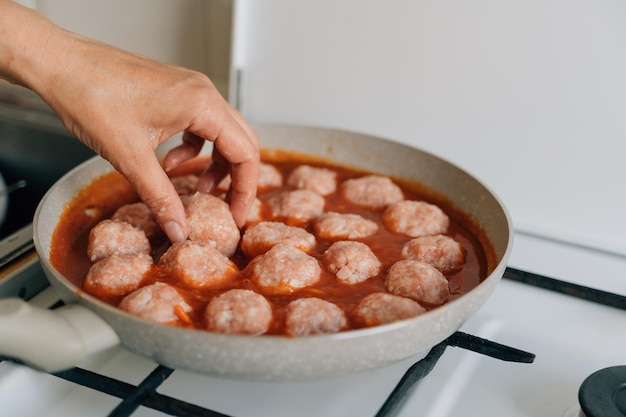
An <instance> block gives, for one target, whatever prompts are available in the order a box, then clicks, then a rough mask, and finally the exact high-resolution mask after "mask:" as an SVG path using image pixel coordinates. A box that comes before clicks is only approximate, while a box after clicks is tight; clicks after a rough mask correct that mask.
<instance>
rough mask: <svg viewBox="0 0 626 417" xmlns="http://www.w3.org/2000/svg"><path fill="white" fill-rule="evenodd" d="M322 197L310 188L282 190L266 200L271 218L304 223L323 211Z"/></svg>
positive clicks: (323, 202) (290, 222)
mask: <svg viewBox="0 0 626 417" xmlns="http://www.w3.org/2000/svg"><path fill="white" fill-rule="evenodd" d="M325 203H326V202H325V201H324V197H322V196H321V195H319V194H318V193H316V192H314V191H311V190H294V191H283V192H280V193H278V194H276V195H275V196H272V197H270V198H269V199H268V200H267V205H268V207H269V208H270V211H271V213H272V216H273V218H275V219H283V220H285V222H286V223H289V224H292V223H296V224H297V223H306V222H308V221H309V220H311V219H314V218H316V217H317V216H319V215H321V214H322V213H323V212H324V204H325Z"/></svg>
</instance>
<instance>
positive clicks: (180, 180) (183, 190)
mask: <svg viewBox="0 0 626 417" xmlns="http://www.w3.org/2000/svg"><path fill="white" fill-rule="evenodd" d="M199 179H200V177H198V176H197V175H193V174H189V175H180V176H178V177H173V178H171V181H172V185H173V186H174V189H175V190H176V192H177V193H178V195H190V194H193V193H195V192H196V189H197V187H198V180H199Z"/></svg>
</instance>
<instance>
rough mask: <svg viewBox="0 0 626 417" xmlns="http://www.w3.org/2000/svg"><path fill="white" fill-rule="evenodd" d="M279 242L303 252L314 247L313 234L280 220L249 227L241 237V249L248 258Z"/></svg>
mask: <svg viewBox="0 0 626 417" xmlns="http://www.w3.org/2000/svg"><path fill="white" fill-rule="evenodd" d="M279 243H284V244H289V245H292V246H294V247H296V248H298V249H300V250H301V251H303V252H310V251H311V249H313V247H315V236H313V235H312V234H310V233H309V232H307V231H306V230H304V229H302V228H300V227H296V226H288V225H286V224H284V223H280V222H261V223H257V224H255V225H254V226H251V227H249V228H248V229H246V231H245V232H244V234H243V237H242V238H241V250H242V251H243V253H245V254H246V255H247V256H249V257H250V258H253V257H255V256H257V255H261V254H263V253H265V252H267V251H268V250H270V249H271V248H272V247H274V246H276V245H277V244H279Z"/></svg>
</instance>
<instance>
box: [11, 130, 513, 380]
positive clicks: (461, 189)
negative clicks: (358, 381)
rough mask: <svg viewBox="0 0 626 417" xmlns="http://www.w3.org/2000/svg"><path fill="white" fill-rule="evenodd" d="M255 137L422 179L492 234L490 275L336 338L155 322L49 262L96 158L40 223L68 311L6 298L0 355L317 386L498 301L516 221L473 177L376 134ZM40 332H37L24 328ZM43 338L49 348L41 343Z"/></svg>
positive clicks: (98, 167) (391, 358)
mask: <svg viewBox="0 0 626 417" xmlns="http://www.w3.org/2000/svg"><path fill="white" fill-rule="evenodd" d="M256 131H257V133H258V135H259V138H260V142H261V144H262V147H263V148H268V149H272V148H276V149H282V150H293V151H298V152H301V153H306V154H311V155H315V156H320V157H323V158H326V159H328V160H331V161H336V162H339V163H341V164H343V165H347V166H351V167H360V168H365V169H368V170H371V171H375V172H378V173H381V174H385V175H391V176H394V177H401V178H406V179H409V180H416V181H419V182H421V183H422V184H424V185H425V186H426V187H429V188H431V189H433V190H436V191H437V192H438V193H440V194H441V196H443V197H445V198H447V199H448V201H450V202H451V203H452V204H453V205H454V206H455V207H456V208H458V209H460V210H461V211H463V212H464V213H466V214H467V215H468V216H469V218H470V219H471V221H472V222H473V223H474V224H476V225H477V226H478V227H480V228H481V229H482V231H483V232H484V233H483V234H484V237H485V238H486V241H485V242H483V243H484V244H486V245H488V246H490V247H491V248H492V249H493V255H494V256H492V257H491V258H492V259H489V260H488V264H489V265H488V269H489V275H488V276H487V278H486V279H485V280H484V281H483V282H481V283H480V284H479V285H478V286H477V287H475V288H474V289H472V290H471V291H469V292H468V293H467V294H465V295H463V296H461V297H459V298H457V299H455V300H453V301H451V302H449V303H447V304H445V305H443V306H440V307H438V308H436V309H433V310H431V311H429V312H428V313H425V314H423V315H420V316H418V317H415V318H412V319H408V320H403V321H398V322H395V323H391V324H387V325H382V326H377V327H371V328H366V329H359V330H350V331H346V332H342V333H338V334H331V335H318V336H309V337H302V338H287V337H282V336H260V337H259V336H240V335H223V334H215V333H210V332H207V331H202V330H190V329H183V328H180V327H175V326H168V325H162V324H158V323H154V322H150V321H147V320H144V319H141V318H138V317H135V316H132V315H130V314H127V313H125V312H123V311H121V310H119V309H116V308H114V307H111V306H110V305H108V304H106V303H103V302H101V301H99V300H98V299H96V298H94V297H92V296H90V295H89V294H86V293H84V292H82V291H81V290H80V289H79V288H77V287H76V286H75V285H73V284H72V283H71V282H70V281H69V280H67V279H66V278H65V277H63V276H62V275H61V274H60V273H59V272H58V271H57V270H56V269H55V268H54V267H53V266H52V265H51V264H50V261H49V255H50V244H51V237H52V234H53V232H54V230H55V227H56V225H57V221H58V219H59V217H60V215H61V213H62V212H63V210H64V208H65V206H66V204H67V203H68V201H70V199H72V197H73V196H74V195H75V194H76V193H77V192H78V191H79V190H80V189H82V188H83V187H85V186H86V185H88V184H89V183H90V182H91V181H92V180H93V179H94V178H96V177H98V176H100V175H102V174H104V173H106V172H109V171H111V170H112V168H111V166H110V165H109V164H108V163H107V162H106V161H104V160H103V159H101V158H100V157H94V158H93V159H91V160H89V161H87V162H85V163H83V164H82V165H80V166H78V167H77V168H75V169H74V170H72V171H70V172H69V173H68V174H66V175H65V176H64V177H63V178H61V179H60V180H59V181H58V182H57V183H56V184H55V185H54V186H53V187H52V188H51V189H50V190H49V192H48V193H47V194H46V195H45V196H44V198H43V199H42V201H41V202H40V205H39V207H38V209H37V212H36V214H35V219H34V240H35V247H36V249H37V252H38V255H39V257H40V259H41V265H42V268H43V270H44V271H45V273H46V276H47V277H48V279H49V281H50V283H51V284H52V286H53V287H54V288H55V289H56V291H57V292H58V294H59V296H60V297H61V299H62V300H63V301H64V302H65V303H66V304H67V306H66V307H64V308H62V309H58V310H55V311H54V313H52V312H50V311H47V310H37V309H33V308H32V307H30V306H29V305H28V304H26V303H23V302H20V301H18V300H15V299H13V300H8V301H6V300H5V303H4V304H0V333H2V334H3V337H2V340H0V354H4V355H9V356H13V357H17V358H19V359H21V360H22V361H24V362H26V363H27V364H30V365H32V366H35V367H38V368H43V369H46V370H57V369H62V368H67V367H70V366H72V365H75V364H77V363H78V362H80V361H82V360H83V359H84V358H85V356H86V355H89V354H90V353H91V352H94V351H97V350H99V349H104V348H106V347H108V346H111V345H115V344H117V343H121V344H122V345H123V346H124V347H125V348H127V349H129V350H131V351H133V352H136V353H138V354H141V355H144V356H146V357H148V358H151V359H152V360H154V361H156V362H159V363H161V364H164V365H166V366H169V367H172V368H181V369H186V370H190V371H193V372H199V373H205V374H210V375H219V376H224V377H229V378H235V379H247V380H269V381H291V380H310V379H317V378H323V377H330V376H334V375H340V374H346V373H352V372H357V371H362V370H366V369H370V368H375V367H382V366H385V365H388V364H391V363H393V362H396V361H399V360H402V359H406V358H409V357H415V359H416V360H418V359H421V358H422V357H424V356H425V355H426V354H427V353H428V351H429V349H430V348H431V347H433V346H434V345H436V344H437V343H439V342H441V341H442V340H444V339H446V338H447V337H448V336H450V335H451V334H452V333H454V332H455V331H456V330H458V329H459V327H460V326H461V325H462V324H463V323H464V322H465V321H466V320H467V319H468V318H469V317H471V316H472V315H473V314H474V313H475V312H476V311H477V310H478V309H479V308H480V306H481V305H483V303H484V302H485V301H486V299H487V298H488V297H489V296H490V295H491V294H492V292H493V290H494V289H495V287H496V286H497V284H498V282H499V281H500V279H501V277H502V275H503V273H504V269H505V267H506V262H507V259H508V257H509V253H510V251H511V247H512V223H511V219H510V217H509V215H508V213H507V211H506V209H505V207H504V206H503V205H502V203H501V202H500V200H499V199H498V198H497V197H496V196H494V195H493V194H492V193H491V192H490V191H489V190H488V189H487V188H486V187H485V186H484V185H482V184H481V183H480V182H478V181H477V180H476V179H474V178H473V177H472V176H470V175H469V174H467V173H466V172H464V171H463V170H461V169H459V168H457V167H456V166H454V165H452V164H450V163H448V162H446V161H444V160H442V159H440V158H438V157H436V156H433V155H431V154H429V153H426V152H424V151H421V150H419V149H416V148H414V147H410V146H407V145H403V144H400V143H396V142H393V141H389V140H386V139H382V138H379V137H375V136H369V135H364V134H359V133H353V132H347V131H342V130H334V129H326V128H312V127H301V126H258V127H256ZM33 316H36V318H33ZM2 317H4V320H2ZM3 321H4V324H3V323H2V322H3ZM33 324H35V325H36V326H37V327H36V328H35V329H27V328H26V327H27V326H30V325H33ZM45 333H47V335H48V336H47V337H49V338H50V339H51V340H46V341H41V337H42V336H43V337H46V334H45ZM20 338H22V339H24V338H26V339H30V340H29V341H23V340H19V339H20ZM7 340H8V341H9V342H7ZM7 345H8V346H7ZM57 345H58V346H57ZM41 348H43V349H41Z"/></svg>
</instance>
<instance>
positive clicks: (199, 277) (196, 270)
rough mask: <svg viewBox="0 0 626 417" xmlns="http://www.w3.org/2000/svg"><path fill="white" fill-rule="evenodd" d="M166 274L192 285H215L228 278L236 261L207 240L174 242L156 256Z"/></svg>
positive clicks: (198, 286)
mask: <svg viewBox="0 0 626 417" xmlns="http://www.w3.org/2000/svg"><path fill="white" fill-rule="evenodd" d="M159 264H160V265H163V266H164V267H165V269H166V270H167V271H168V272H169V275H170V276H171V277H173V278H175V279H177V280H178V281H179V282H181V283H184V284H186V285H188V286H190V287H193V288H202V289H208V288H217V287H219V286H220V285H222V284H224V283H226V282H229V281H231V280H232V279H233V278H234V277H235V276H236V272H237V267H236V266H235V264H234V263H233V262H232V261H231V260H230V259H228V257H227V256H226V255H224V254H222V253H221V252H220V251H218V250H217V249H215V248H214V247H213V246H211V245H210V244H208V243H205V242H194V241H190V240H188V241H186V242H178V243H174V244H173V245H172V246H170V248H169V249H168V250H167V252H165V253H164V254H163V256H162V257H161V259H160V260H159Z"/></svg>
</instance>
